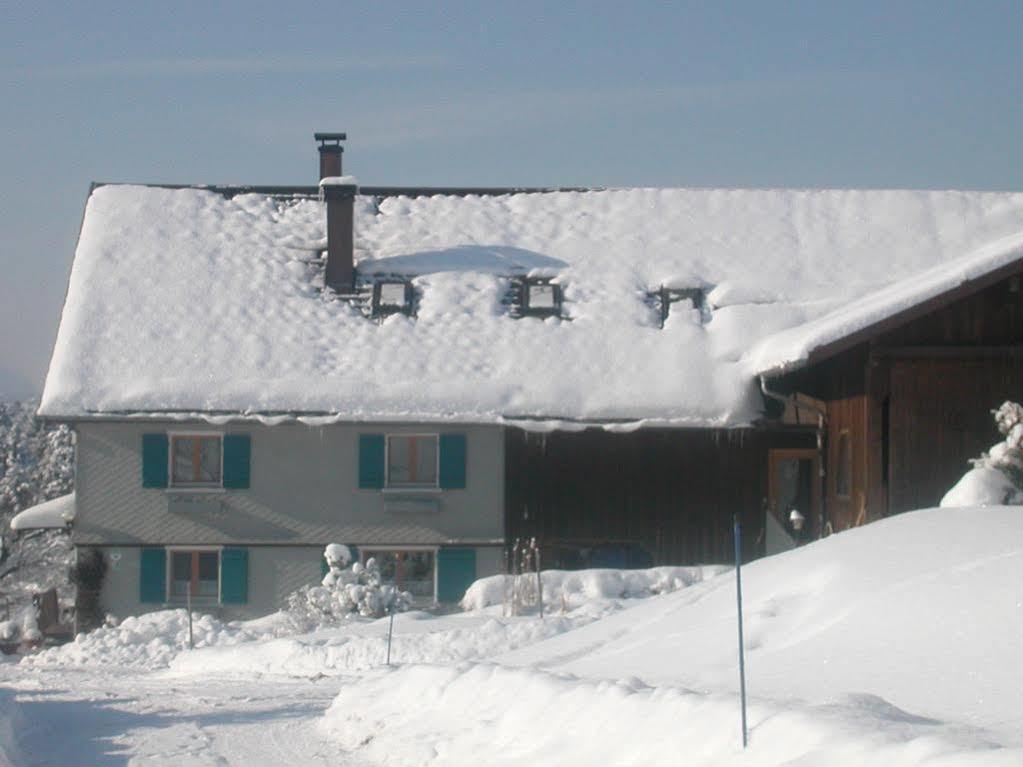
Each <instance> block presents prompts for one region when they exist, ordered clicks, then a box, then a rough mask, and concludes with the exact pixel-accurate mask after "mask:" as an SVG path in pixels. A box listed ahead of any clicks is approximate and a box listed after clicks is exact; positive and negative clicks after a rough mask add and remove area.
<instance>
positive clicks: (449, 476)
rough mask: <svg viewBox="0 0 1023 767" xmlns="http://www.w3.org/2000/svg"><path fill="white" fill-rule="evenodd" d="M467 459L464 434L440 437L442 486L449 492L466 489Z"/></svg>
mask: <svg viewBox="0 0 1023 767" xmlns="http://www.w3.org/2000/svg"><path fill="white" fill-rule="evenodd" d="M466 457H467V447H466V439H465V435H464V434H441V435H440V486H441V487H443V488H445V489H448V490H461V489H463V488H465V461H466Z"/></svg>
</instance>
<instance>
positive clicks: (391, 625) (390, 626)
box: [387, 596, 394, 666]
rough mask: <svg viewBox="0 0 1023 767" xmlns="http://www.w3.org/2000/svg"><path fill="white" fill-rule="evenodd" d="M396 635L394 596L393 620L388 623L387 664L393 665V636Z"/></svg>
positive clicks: (392, 600) (392, 601)
mask: <svg viewBox="0 0 1023 767" xmlns="http://www.w3.org/2000/svg"><path fill="white" fill-rule="evenodd" d="M392 636H394V598H393V596H392V599H391V620H390V623H388V624H387V665H388V666H390V665H391V637H392Z"/></svg>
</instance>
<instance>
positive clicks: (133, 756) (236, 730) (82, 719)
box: [0, 663, 365, 767]
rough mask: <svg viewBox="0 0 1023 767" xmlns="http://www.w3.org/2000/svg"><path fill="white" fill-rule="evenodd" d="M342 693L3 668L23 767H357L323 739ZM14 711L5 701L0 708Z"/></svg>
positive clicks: (332, 684) (251, 680)
mask: <svg viewBox="0 0 1023 767" xmlns="http://www.w3.org/2000/svg"><path fill="white" fill-rule="evenodd" d="M344 683H345V680H344V679H343V678H340V677H321V678H319V679H315V680H310V679H289V678H286V677H275V678H273V679H266V678H260V677H259V676H258V675H254V676H251V677H247V678H237V677H236V678H225V677H216V676H212V677H211V676H208V675H204V676H195V677H182V678H174V679H168V678H166V677H165V676H162V675H161V674H160V672H150V673H131V674H126V673H124V672H123V671H112V672H110V671H106V672H104V671H97V670H87V671H76V670H66V669H61V670H60V671H59V672H56V671H52V670H51V671H42V672H39V673H28V674H26V673H25V670H24V669H19V668H18V666H17V665H15V664H13V663H2V664H0V686H2V687H6V688H8V689H9V691H10V692H6V691H5V694H8V695H13V696H14V697H15V698H16V700H17V703H16V705H15V706H14V710H15V715H14V718H15V725H14V726H15V728H16V730H17V739H16V749H17V751H16V752H15V754H14V755H12V762H13V764H14V765H18V766H19V767H20V765H23V764H24V765H51V764H67V765H92V766H95V767H106V766H107V765H128V764H132V765H134V764H140V765H141V764H152V765H175V766H176V767H189V766H192V765H235V764H237V765H252V766H254V767H255V766H258V765H281V764H302V765H327V764H329V765H342V766H343V765H346V764H356V763H357V762H356V760H355V759H354V758H349V757H348V756H347V755H346V753H345V751H344V749H343V748H342V747H341V746H339V744H338V743H337V742H336V741H335V740H328V739H326V738H325V737H324V735H323V734H321V733H320V731H319V730H318V729H317V723H318V721H319V720H320V719H321V718H322V716H323V713H324V711H325V710H326V709H327V708H328V706H329V705H330V704H331V703H332V702H333V700H334V698H335V697H336V696H337V693H338V691H339V690H340V688H341V687H342V686H343V685H344ZM8 701H9V698H0V706H4V705H10V704H9V703H8ZM358 763H363V764H364V763H365V761H364V760H363V761H361V762H358ZM0 765H4V758H3V754H2V753H0ZM4 767H6V765H5V766H4Z"/></svg>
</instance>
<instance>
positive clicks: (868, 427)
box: [773, 275, 1023, 530]
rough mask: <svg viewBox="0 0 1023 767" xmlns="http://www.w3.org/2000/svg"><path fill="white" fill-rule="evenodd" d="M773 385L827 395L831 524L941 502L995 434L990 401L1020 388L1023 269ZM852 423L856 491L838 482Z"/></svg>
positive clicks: (1016, 394) (1013, 395) (1019, 394)
mask: <svg viewBox="0 0 1023 767" xmlns="http://www.w3.org/2000/svg"><path fill="white" fill-rule="evenodd" d="M773 385H774V386H775V387H776V388H779V389H782V390H784V391H790V392H802V393H805V394H809V395H810V396H813V397H816V398H817V399H820V400H823V401H824V402H825V403H826V405H827V413H828V430H827V433H828V442H829V448H828V467H827V472H828V482H827V487H828V493H827V495H826V504H827V508H828V515H829V517H830V519H831V522H832V525H833V526H834V528H835V529H836V530H841V529H845V528H846V527H848V526H850V525H854V524H858V523H861V522H865V521H869V520H872V519H877V518H879V517H882V516H885V515H886V514H890V513H897V512H902V511H907V510H910V509H918V508H926V507H929V506H934V505H936V504H937V503H938V502H939V501H940V500H941V497H942V495H944V493H945V492H946V491H947V490H948V489H949V488H950V487H951V486H952V485H953V484H954V483H955V482H956V481H957V480H958V479H959V477H960V476H962V474H963V473H964V472H965V471H966V470H967V469H968V468H969V464H968V461H969V459H970V458H975V457H976V456H978V455H979V454H980V452H981V451H982V450H985V449H987V448H988V447H990V446H991V445H992V444H993V443H994V442H995V441H997V439H998V433H997V431H996V429H995V427H994V423H993V421H992V418H991V414H990V411H991V410H992V409H993V408H995V407H997V406H998V405H1000V404H1001V403H1002V402H1003V401H1004V400H1006V399H1013V400H1020V399H1023V285H1021V284H1020V279H1019V276H1018V275H1017V276H1016V277H1009V278H1006V279H1004V280H1002V281H1001V282H999V283H997V284H995V285H991V286H989V287H986V288H984V289H982V290H978V291H977V292H976V293H974V294H972V295H967V296H962V295H961V294H953V295H952V296H951V297H950V300H949V302H948V304H947V305H945V306H943V307H940V308H937V309H934V310H933V311H930V312H929V313H927V314H925V315H923V316H919V317H916V318H914V319H912V320H908V321H906V322H904V323H903V324H902V325H899V326H896V327H892V325H891V323H888V322H886V323H884V324H883V326H879V328H878V330H877V332H876V334H875V335H874V336H873V337H868V338H866V340H864V341H863V343H860V344H859V345H857V346H854V347H852V348H850V349H847V350H846V351H843V352H841V353H839V354H836V355H835V356H834V357H831V358H829V359H824V360H822V361H820V362H817V363H816V364H813V365H811V366H810V367H808V368H806V369H804V370H801V371H798V372H795V373H792V374H789V375H787V376H783V377H780V378H779V379H777V380H776V381H774V382H773ZM846 429H847V430H849V432H850V435H851V438H852V448H853V457H854V460H853V482H852V494H851V497H850V498H848V499H842V498H840V497H838V496H837V495H836V493H835V484H834V481H835V469H836V468H837V466H836V461H837V458H838V456H837V439H838V434H839V433H840V432H841V431H843V430H846Z"/></svg>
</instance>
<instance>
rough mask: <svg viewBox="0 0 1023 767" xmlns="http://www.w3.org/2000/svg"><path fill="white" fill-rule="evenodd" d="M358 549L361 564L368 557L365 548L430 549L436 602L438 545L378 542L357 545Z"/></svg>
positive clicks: (384, 549)
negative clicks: (405, 544)
mask: <svg viewBox="0 0 1023 767" xmlns="http://www.w3.org/2000/svg"><path fill="white" fill-rule="evenodd" d="M358 549H359V562H360V563H362V564H363V565H365V564H366V560H368V559H369V557H368V556H366V553H367V550H368V551H375V552H378V553H379V552H384V553H387V552H394V551H432V552H433V602H432V604H437V583H438V581H437V571H438V570H439V569H440V568H439V567H437V564H438V562H437V558H438V555H439V553H440V546H388V545H387V544H385V543H383V544H379V545H376V544H370V543H367V544H362V545H360V546H358ZM413 601H415V598H414V597H413Z"/></svg>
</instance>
